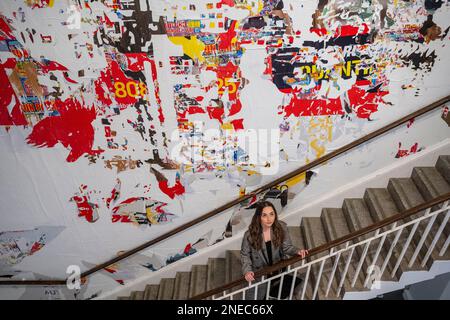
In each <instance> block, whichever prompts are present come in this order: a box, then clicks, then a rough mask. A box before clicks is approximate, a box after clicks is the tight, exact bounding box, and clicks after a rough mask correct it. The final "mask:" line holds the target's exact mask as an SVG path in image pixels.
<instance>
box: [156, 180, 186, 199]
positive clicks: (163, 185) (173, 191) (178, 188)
mask: <svg viewBox="0 0 450 320" xmlns="http://www.w3.org/2000/svg"><path fill="white" fill-rule="evenodd" d="M158 185H159V189H160V190H161V191H162V192H164V193H165V194H166V195H168V196H169V197H170V199H173V198H175V196H178V195H182V194H184V192H185V189H184V186H183V185H182V184H181V182H180V181H179V180H176V182H175V185H173V186H172V187H169V184H168V183H167V180H162V181H159V182H158Z"/></svg>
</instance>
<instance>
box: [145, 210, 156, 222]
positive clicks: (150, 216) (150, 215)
mask: <svg viewBox="0 0 450 320" xmlns="http://www.w3.org/2000/svg"><path fill="white" fill-rule="evenodd" d="M146 214H147V219H148V221H149V222H150V223H151V224H157V223H158V220H157V219H156V215H157V214H156V213H155V212H153V211H152V208H150V207H148V208H147V210H146Z"/></svg>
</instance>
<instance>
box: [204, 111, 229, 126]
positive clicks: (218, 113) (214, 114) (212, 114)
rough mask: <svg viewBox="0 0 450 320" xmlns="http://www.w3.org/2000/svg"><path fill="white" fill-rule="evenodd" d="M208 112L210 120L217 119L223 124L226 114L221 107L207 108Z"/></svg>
mask: <svg viewBox="0 0 450 320" xmlns="http://www.w3.org/2000/svg"><path fill="white" fill-rule="evenodd" d="M206 110H207V111H208V115H209V117H210V119H216V120H219V122H220V123H221V124H222V123H223V121H222V117H223V115H224V113H225V111H224V109H223V108H220V107H206Z"/></svg>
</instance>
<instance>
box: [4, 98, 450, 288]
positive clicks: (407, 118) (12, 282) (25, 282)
mask: <svg viewBox="0 0 450 320" xmlns="http://www.w3.org/2000/svg"><path fill="white" fill-rule="evenodd" d="M448 101H450V95H448V96H445V97H443V98H441V99H439V100H437V101H435V102H433V103H431V104H429V105H427V106H426V107H423V108H421V109H419V110H417V111H415V112H412V113H410V114H408V115H406V116H404V117H402V118H400V119H398V120H396V121H394V122H392V123H390V124H388V125H386V126H384V127H382V128H380V129H377V130H375V131H374V132H371V133H369V134H367V135H365V136H364V137H361V138H359V139H357V140H355V141H353V142H351V143H349V144H347V145H345V146H343V147H341V148H338V149H336V150H334V151H332V152H330V153H328V154H326V155H324V156H323V157H320V158H318V159H316V160H314V161H312V162H310V163H308V164H306V165H304V166H301V167H300V168H298V169H296V170H293V171H291V172H290V173H288V174H285V175H283V176H281V177H280V178H278V179H275V180H273V181H272V182H269V183H267V184H265V185H263V186H261V187H259V188H257V189H255V190H254V191H252V192H250V193H247V194H245V195H243V196H241V197H239V198H237V199H234V200H232V201H230V202H228V203H226V204H224V205H222V206H220V207H218V208H216V209H214V210H212V211H210V212H208V213H206V214H204V215H202V216H200V217H198V218H196V219H194V220H192V221H190V222H187V223H185V224H183V225H181V226H179V227H177V228H175V229H173V230H171V231H169V232H167V233H165V234H163V235H161V236H158V237H156V238H155V239H153V240H150V241H148V242H145V243H143V244H142V245H140V246H138V247H136V248H133V249H131V250H129V251H126V252H124V253H122V254H120V255H118V256H117V257H114V258H112V259H110V260H108V261H106V262H104V263H101V264H99V265H96V266H95V267H93V268H91V269H89V270H87V271H85V272H83V273H82V274H81V275H80V277H81V278H85V277H87V276H89V275H91V274H93V273H95V272H97V271H99V270H102V269H104V268H106V267H108V266H110V265H112V264H114V263H117V262H119V261H121V260H124V259H126V258H128V257H129V256H131V255H133V254H135V253H137V252H139V251H142V250H144V249H146V248H148V247H150V246H153V245H155V244H157V243H159V242H161V241H163V240H166V239H167V238H170V237H171V236H173V235H175V234H177V233H180V232H182V231H185V230H187V229H188V228H190V227H192V226H194V225H197V224H199V223H200V222H203V221H205V220H207V219H209V218H211V217H213V216H215V215H217V214H219V213H221V212H222V211H224V210H227V209H230V208H232V207H233V206H235V205H237V204H239V203H241V202H243V201H245V200H247V199H250V198H252V197H254V196H255V195H258V194H260V193H262V192H264V191H266V190H269V189H271V188H273V187H275V186H277V185H279V184H280V183H282V182H284V181H286V180H289V179H291V178H293V177H296V176H298V175H300V174H302V173H304V172H306V171H308V170H310V169H312V168H314V167H316V166H318V165H320V164H323V163H325V162H327V161H329V160H331V159H333V158H335V157H337V156H339V155H341V154H343V153H345V152H347V151H349V150H350V149H353V148H355V147H357V146H360V145H362V144H363V143H365V142H367V141H369V140H372V139H374V138H376V137H378V136H381V135H382V134H384V133H386V132H388V131H390V130H392V129H394V128H396V127H398V126H400V125H402V124H404V123H406V122H408V121H410V120H411V119H414V118H416V117H418V116H421V115H423V114H425V113H428V112H430V111H432V110H434V109H436V108H438V107H439V106H441V105H442V104H444V103H446V102H448ZM66 282H67V279H66V280H60V279H58V280H5V281H0V285H65V284H66Z"/></svg>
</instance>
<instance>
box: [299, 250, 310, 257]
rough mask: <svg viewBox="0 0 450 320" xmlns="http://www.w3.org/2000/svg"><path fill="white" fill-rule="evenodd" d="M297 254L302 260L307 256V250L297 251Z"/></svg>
mask: <svg viewBox="0 0 450 320" xmlns="http://www.w3.org/2000/svg"><path fill="white" fill-rule="evenodd" d="M297 254H298V255H299V256H300V257H302V259H303V258H305V257H306V255H307V254H308V250H298V252H297Z"/></svg>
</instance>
